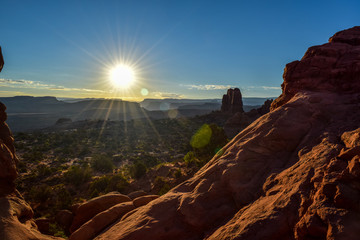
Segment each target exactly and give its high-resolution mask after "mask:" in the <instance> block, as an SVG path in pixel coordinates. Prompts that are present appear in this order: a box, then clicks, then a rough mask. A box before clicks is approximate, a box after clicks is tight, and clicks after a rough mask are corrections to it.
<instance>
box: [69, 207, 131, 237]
mask: <svg viewBox="0 0 360 240" xmlns="http://www.w3.org/2000/svg"><path fill="white" fill-rule="evenodd" d="M133 209H135V206H134V205H133V203H132V202H124V203H119V204H117V205H115V206H113V207H111V208H109V209H107V210H105V211H103V212H100V213H98V214H97V215H95V216H94V217H93V218H92V219H91V220H89V221H87V222H86V223H85V224H83V225H82V226H81V227H80V228H79V229H77V230H76V231H75V232H73V233H72V234H71V236H70V238H69V240H91V239H93V238H94V237H95V236H96V235H97V234H98V233H100V232H101V231H102V230H103V229H105V228H106V227H107V226H109V225H110V224H112V223H114V222H115V221H116V220H118V219H121V217H122V216H124V215H125V214H126V213H128V212H130V211H131V210H133Z"/></svg>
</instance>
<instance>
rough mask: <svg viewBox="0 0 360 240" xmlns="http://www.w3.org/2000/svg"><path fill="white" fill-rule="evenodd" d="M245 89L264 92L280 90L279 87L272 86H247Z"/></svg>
mask: <svg viewBox="0 0 360 240" xmlns="http://www.w3.org/2000/svg"><path fill="white" fill-rule="evenodd" d="M245 89H261V90H266V91H271V90H281V87H274V86H247V87H245Z"/></svg>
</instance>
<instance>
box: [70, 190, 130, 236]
mask: <svg viewBox="0 0 360 240" xmlns="http://www.w3.org/2000/svg"><path fill="white" fill-rule="evenodd" d="M130 201H131V199H130V198H129V197H128V196H126V195H123V194H120V193H109V194H105V195H102V196H100V197H96V198H93V199H91V200H89V201H87V202H85V203H83V204H82V205H80V206H79V207H78V208H77V209H76V212H75V216H74V220H73V222H72V224H71V227H70V232H74V231H76V230H77V229H78V228H79V227H80V226H81V225H83V224H84V223H85V222H87V221H89V220H90V219H91V218H92V217H94V216H95V215H96V214H98V213H100V212H102V211H105V210H107V209H108V208H110V207H112V206H114V205H116V204H119V203H123V202H130Z"/></svg>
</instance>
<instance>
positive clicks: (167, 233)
mask: <svg viewBox="0 0 360 240" xmlns="http://www.w3.org/2000/svg"><path fill="white" fill-rule="evenodd" d="M359 110H360V27H354V28H351V29H348V30H345V31H342V32H339V33H337V34H335V35H334V36H333V37H332V38H330V41H329V43H327V44H324V45H321V46H315V47H311V48H309V50H308V51H307V52H306V54H305V56H304V57H303V58H302V59H301V61H296V62H293V63H290V64H288V65H287V66H286V68H285V72H284V84H283V93H282V95H281V97H280V98H279V99H277V100H276V101H275V102H274V103H273V104H272V110H271V111H270V113H268V114H266V115H264V116H262V117H261V118H259V119H258V120H257V121H255V122H253V123H252V124H251V125H250V126H249V127H247V128H246V129H244V130H243V131H242V132H241V133H239V134H238V135H237V136H236V137H235V138H234V139H233V140H232V141H231V142H230V143H229V144H227V145H226V146H225V147H224V148H223V151H221V152H222V154H218V155H216V156H214V158H213V159H212V160H211V161H210V162H209V163H208V164H207V165H205V166H204V167H203V168H202V169H201V170H200V171H199V172H198V173H197V174H196V175H195V176H194V177H193V178H191V179H189V180H187V181H186V182H184V183H182V184H180V185H178V186H177V187H175V188H174V189H172V190H171V191H170V192H168V193H167V194H165V195H163V196H161V197H160V198H157V199H155V200H153V201H152V202H150V203H148V204H147V205H145V206H142V207H139V208H138V209H137V210H136V211H135V212H133V213H132V214H131V215H130V216H126V217H122V218H121V219H120V220H118V221H117V222H116V223H115V224H113V225H112V226H110V227H109V228H107V229H106V230H104V231H103V232H102V233H101V234H99V235H98V236H97V237H96V238H95V239H98V240H100V239H127V240H137V239H158V240H160V239H164V240H165V239H172V240H177V239H178V240H180V239H181V240H183V239H187V240H192V239H194V240H195V239H208V240H210V239H212V240H215V239H216V240H219V239H244V240H245V239H249V240H250V239H251V240H256V239H259V240H260V239H277V240H282V239H284V240H285V239H298V240H300V239H301V240H305V239H328V240H330V239H359V236H360V228H359V226H360V205H359V201H360V181H359V180H360V114H359Z"/></svg>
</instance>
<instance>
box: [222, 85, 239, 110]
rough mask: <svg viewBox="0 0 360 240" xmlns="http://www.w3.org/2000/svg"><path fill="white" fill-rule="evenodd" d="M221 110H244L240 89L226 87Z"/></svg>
mask: <svg viewBox="0 0 360 240" xmlns="http://www.w3.org/2000/svg"><path fill="white" fill-rule="evenodd" d="M221 111H222V112H230V113H237V112H244V110H243V102H242V95H241V92H240V89H238V88H235V89H232V88H230V89H228V91H227V94H224V96H223V99H222V104H221Z"/></svg>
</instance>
